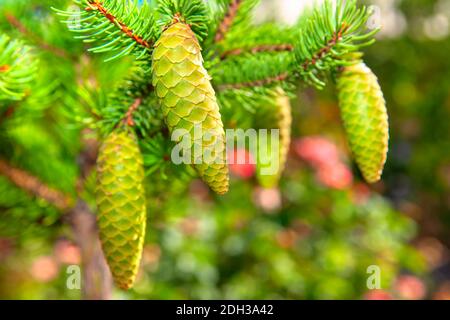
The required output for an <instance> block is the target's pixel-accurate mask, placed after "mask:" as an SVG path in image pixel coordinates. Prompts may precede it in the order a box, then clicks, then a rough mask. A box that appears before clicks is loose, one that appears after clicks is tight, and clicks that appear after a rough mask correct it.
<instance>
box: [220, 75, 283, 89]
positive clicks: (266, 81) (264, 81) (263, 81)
mask: <svg viewBox="0 0 450 320" xmlns="http://www.w3.org/2000/svg"><path fill="white" fill-rule="evenodd" d="M288 77H289V73H287V72H283V73H281V74H279V75H277V76H274V77H268V78H265V79H258V80H254V81H249V82H241V83H232V84H222V85H220V86H218V89H219V91H225V90H232V89H243V88H252V87H263V86H267V85H271V84H273V83H276V82H283V81H286V80H287V79H288Z"/></svg>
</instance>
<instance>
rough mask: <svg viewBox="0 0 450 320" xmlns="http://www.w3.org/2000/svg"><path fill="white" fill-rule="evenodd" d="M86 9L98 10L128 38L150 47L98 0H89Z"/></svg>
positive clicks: (149, 46)
mask: <svg viewBox="0 0 450 320" xmlns="http://www.w3.org/2000/svg"><path fill="white" fill-rule="evenodd" d="M85 10H86V11H90V10H98V11H99V12H100V13H101V14H102V15H103V16H104V17H105V18H106V19H108V20H109V21H110V22H111V23H113V24H115V25H117V27H118V28H119V29H120V30H121V31H122V32H123V33H124V34H125V35H127V36H128V37H129V38H131V39H133V40H134V41H136V43H138V44H139V45H141V46H143V47H145V48H147V49H150V48H151V44H150V43H149V42H148V41H146V40H145V39H143V38H142V37H141V36H139V35H137V34H135V33H134V31H133V30H132V29H131V28H130V27H129V26H127V25H126V24H125V23H124V22H122V21H120V20H119V19H118V18H117V17H116V16H115V15H114V14H113V13H111V12H110V11H109V10H108V9H107V8H106V7H104V6H103V4H102V3H101V2H100V1H98V0H89V1H88V7H86V8H85Z"/></svg>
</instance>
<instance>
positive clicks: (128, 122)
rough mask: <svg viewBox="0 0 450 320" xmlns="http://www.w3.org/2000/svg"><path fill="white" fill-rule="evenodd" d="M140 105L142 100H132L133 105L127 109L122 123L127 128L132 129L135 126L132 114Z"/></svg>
mask: <svg viewBox="0 0 450 320" xmlns="http://www.w3.org/2000/svg"><path fill="white" fill-rule="evenodd" d="M141 103H142V98H137V99H136V100H134V102H133V104H132V105H131V106H130V107H129V108H128V111H127V113H126V115H125V118H124V119H123V121H124V123H125V124H126V125H127V126H130V127H133V126H134V125H135V124H136V123H135V122H134V119H133V113H134V112H135V111H136V110H137V109H138V108H139V106H140V105H141Z"/></svg>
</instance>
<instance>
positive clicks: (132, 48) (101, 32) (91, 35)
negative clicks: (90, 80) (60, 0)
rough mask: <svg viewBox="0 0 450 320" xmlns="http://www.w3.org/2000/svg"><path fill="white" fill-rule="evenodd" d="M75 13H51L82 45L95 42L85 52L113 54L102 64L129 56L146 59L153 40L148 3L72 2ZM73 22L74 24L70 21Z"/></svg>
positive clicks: (121, 0)
mask: <svg viewBox="0 0 450 320" xmlns="http://www.w3.org/2000/svg"><path fill="white" fill-rule="evenodd" d="M75 3H76V4H77V5H78V7H79V8H80V10H82V11H81V12H80V11H77V10H68V11H64V10H58V9H55V8H53V10H54V11H55V12H56V13H57V14H58V15H59V16H62V17H65V18H66V20H65V21H62V22H63V23H66V24H67V25H68V27H69V30H70V31H72V32H76V33H78V36H76V38H78V39H82V40H83V41H84V42H86V43H92V42H95V43H97V44H96V45H95V46H93V47H92V48H90V49H89V51H91V52H94V53H105V52H111V53H114V54H113V55H112V56H111V57H109V58H108V59H106V60H105V61H111V60H114V59H118V58H121V57H124V56H127V55H130V54H133V55H134V56H135V57H136V58H137V59H147V58H148V56H147V55H148V54H149V53H150V52H151V50H152V44H153V42H154V40H155V39H156V29H157V28H156V23H155V19H154V10H153V8H152V7H151V6H150V4H149V2H148V1H144V2H142V3H141V2H140V1H138V0H102V1H100V0H76V1H75ZM74 21H77V22H78V23H77V24H74V23H73V22H74Z"/></svg>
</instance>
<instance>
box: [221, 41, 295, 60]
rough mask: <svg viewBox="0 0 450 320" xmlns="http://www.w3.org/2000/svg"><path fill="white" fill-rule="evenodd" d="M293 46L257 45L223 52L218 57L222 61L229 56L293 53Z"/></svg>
mask: <svg viewBox="0 0 450 320" xmlns="http://www.w3.org/2000/svg"><path fill="white" fill-rule="evenodd" d="M293 50H294V46H293V45H292V44H288V43H286V44H266V45H264V44H263V45H258V46H255V47H252V48H236V49H231V50H228V51H225V52H224V53H222V54H221V55H220V58H221V59H222V60H224V59H226V58H228V57H229V56H238V55H242V54H245V53H251V54H256V53H261V52H269V53H270V52H283V51H293Z"/></svg>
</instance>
